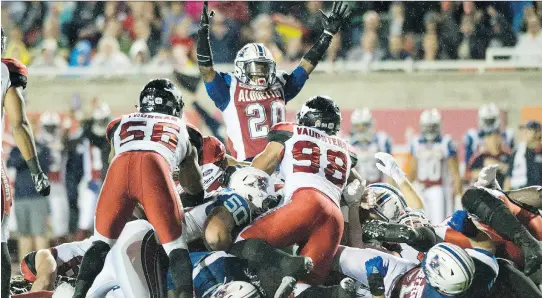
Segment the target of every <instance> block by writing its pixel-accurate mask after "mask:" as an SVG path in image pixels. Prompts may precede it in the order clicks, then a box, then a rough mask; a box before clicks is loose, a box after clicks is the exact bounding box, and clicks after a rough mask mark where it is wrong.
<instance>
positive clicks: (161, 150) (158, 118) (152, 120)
mask: <svg viewBox="0 0 542 298" xmlns="http://www.w3.org/2000/svg"><path fill="white" fill-rule="evenodd" d="M107 138H108V141H112V142H113V146H114V148H115V156H118V155H119V154H122V153H124V152H129V151H154V152H157V153H158V154H160V155H162V157H164V158H165V159H166V161H167V162H168V164H169V166H170V171H173V169H174V168H175V167H176V166H177V165H179V163H180V162H181V161H182V160H183V159H184V157H185V155H186V152H187V150H188V146H189V142H190V141H189V137H188V131H187V130H186V123H185V121H184V119H180V118H178V117H173V116H168V115H165V114H160V113H132V114H128V115H125V116H122V117H120V118H117V119H115V120H113V121H112V122H111V123H109V125H108V126H107Z"/></svg>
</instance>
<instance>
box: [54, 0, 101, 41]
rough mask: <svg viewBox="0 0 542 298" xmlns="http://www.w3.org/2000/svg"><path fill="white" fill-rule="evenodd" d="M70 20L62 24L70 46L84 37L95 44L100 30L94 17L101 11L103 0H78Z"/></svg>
mask: <svg viewBox="0 0 542 298" xmlns="http://www.w3.org/2000/svg"><path fill="white" fill-rule="evenodd" d="M76 3H77V4H76V6H75V10H74V11H73V16H72V19H71V21H70V22H67V23H65V24H64V26H63V28H62V31H63V33H64V34H66V36H67V37H68V41H69V43H70V46H73V45H75V43H76V42H77V41H78V40H79V39H86V40H88V41H90V42H91V44H92V45H96V44H97V43H98V40H99V38H100V31H99V30H98V27H97V26H96V22H95V21H94V20H96V18H97V17H98V16H99V14H100V12H101V6H102V5H103V4H104V3H103V2H98V1H79V2H76Z"/></svg>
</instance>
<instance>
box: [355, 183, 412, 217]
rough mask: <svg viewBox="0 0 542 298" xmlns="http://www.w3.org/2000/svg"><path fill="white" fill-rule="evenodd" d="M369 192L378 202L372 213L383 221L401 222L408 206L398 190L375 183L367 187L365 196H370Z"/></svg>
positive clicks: (387, 185)
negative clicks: (400, 219) (401, 217)
mask: <svg viewBox="0 0 542 298" xmlns="http://www.w3.org/2000/svg"><path fill="white" fill-rule="evenodd" d="M367 192H372V193H373V195H374V198H375V200H376V206H375V207H374V208H372V209H371V210H370V212H372V213H374V214H376V215H377V216H378V217H380V219H381V220H385V221H389V222H392V223H397V222H398V221H399V218H400V216H401V215H402V214H403V213H404V212H405V210H406V208H407V204H406V201H405V198H404V197H403V195H402V194H401V192H400V191H399V190H398V189H397V188H395V187H393V186H391V185H389V184H385V183H373V184H369V185H367V187H366V188H365V194H364V195H368V193H367Z"/></svg>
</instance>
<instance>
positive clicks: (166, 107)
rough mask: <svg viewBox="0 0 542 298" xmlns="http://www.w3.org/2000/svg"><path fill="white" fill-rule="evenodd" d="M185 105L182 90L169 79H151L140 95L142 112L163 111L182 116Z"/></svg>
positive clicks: (163, 112) (167, 113) (162, 112)
mask: <svg viewBox="0 0 542 298" xmlns="http://www.w3.org/2000/svg"><path fill="white" fill-rule="evenodd" d="M183 107H184V102H183V96H182V94H181V91H180V90H179V88H177V86H175V84H173V82H171V81H170V80H168V79H155V80H152V81H150V82H149V83H147V85H145V87H143V90H141V94H140V95H139V111H140V112H141V113H161V114H166V115H170V116H175V117H179V118H181V117H182V114H183Z"/></svg>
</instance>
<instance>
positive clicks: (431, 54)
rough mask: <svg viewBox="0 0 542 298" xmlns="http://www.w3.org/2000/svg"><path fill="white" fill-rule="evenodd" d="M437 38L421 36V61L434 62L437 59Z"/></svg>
mask: <svg viewBox="0 0 542 298" xmlns="http://www.w3.org/2000/svg"><path fill="white" fill-rule="evenodd" d="M438 51H439V45H438V36H437V35H436V34H425V35H424V36H423V60H424V61H435V60H438V59H440V58H439V54H438Z"/></svg>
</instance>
